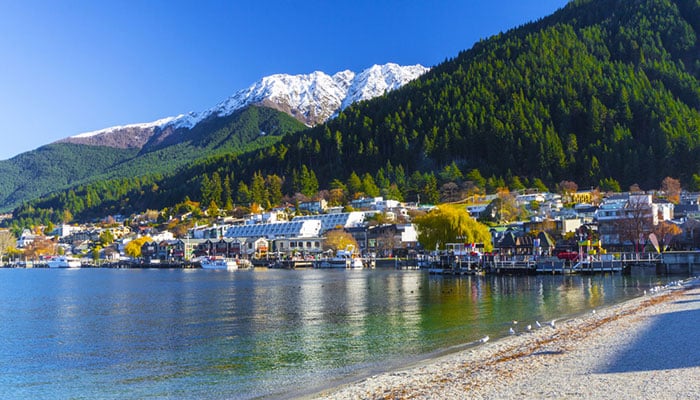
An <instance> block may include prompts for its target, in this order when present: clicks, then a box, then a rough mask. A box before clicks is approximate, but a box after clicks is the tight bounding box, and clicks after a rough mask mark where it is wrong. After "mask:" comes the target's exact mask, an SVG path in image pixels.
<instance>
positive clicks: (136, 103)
mask: <svg viewBox="0 0 700 400" xmlns="http://www.w3.org/2000/svg"><path fill="white" fill-rule="evenodd" d="M566 3H567V1H566V0H490V1H482V0H355V1H336V0H326V1H322V0H308V1H302V0H297V1H291V0H289V1H284V0H228V1H215V0H198V1H194V0H190V1H185V0H111V1H95V0H60V1H53V0H21V1H16V0H0V138H1V139H2V140H1V141H0V160H5V159H8V158H11V157H13V156H15V155H17V154H20V153H22V152H25V151H29V150H33V149H35V148H37V147H40V146H42V145H45V144H49V143H51V142H53V141H56V140H59V139H62V138H65V137H68V136H73V135H77V134H79V133H83V132H90V131H94V130H98V129H102V128H107V127H111V126H117V125H126V124H133V123H142V122H151V121H155V120H158V119H161V118H165V117H169V116H175V115H178V114H182V113H187V112H190V111H202V110H205V109H208V108H209V107H212V106H214V105H216V104H217V103H219V102H220V101H223V100H224V99H226V98H227V97H228V96H230V95H232V94H233V93H235V92H236V91H237V90H240V89H244V88H247V87H248V86H250V85H251V84H253V83H254V82H256V81H258V80H260V79H261V78H262V77H265V76H268V75H272V74H277V73H286V74H308V73H311V72H314V71H323V72H326V73H328V74H334V73H336V72H338V71H342V70H346V69H349V70H352V71H355V72H360V71H362V70H363V69H365V68H368V67H370V66H372V65H374V64H385V63H388V62H395V63H397V64H401V65H414V64H422V65H424V66H428V67H430V66H434V65H437V64H439V63H441V62H442V61H444V60H446V59H448V58H452V57H454V56H456V55H457V54H458V53H459V52H460V51H462V50H467V49H469V48H471V47H472V45H473V44H474V43H475V42H477V41H479V40H480V39H485V38H488V37H490V36H492V35H495V34H498V33H499V32H505V31H507V30H509V29H511V28H514V27H516V26H519V25H522V24H524V23H527V22H530V21H534V20H537V19H539V18H542V17H545V16H547V15H549V14H551V13H553V12H554V11H556V10H557V9H559V8H561V7H563V6H564V5H566Z"/></svg>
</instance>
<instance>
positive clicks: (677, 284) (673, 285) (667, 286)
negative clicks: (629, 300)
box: [644, 280, 683, 296]
mask: <svg viewBox="0 0 700 400" xmlns="http://www.w3.org/2000/svg"><path fill="white" fill-rule="evenodd" d="M682 286H683V281H680V280H679V281H671V282H668V283H667V284H665V285H663V286H660V285H657V286H654V287H653V288H651V289H649V292H650V293H651V294H655V293H659V292H661V291H662V290H666V289H670V288H677V287H682ZM644 295H645V296H646V295H647V291H646V290H645V291H644Z"/></svg>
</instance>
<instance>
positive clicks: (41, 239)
mask: <svg viewBox="0 0 700 400" xmlns="http://www.w3.org/2000/svg"><path fill="white" fill-rule="evenodd" d="M54 254H56V243H55V242H54V241H53V240H51V239H49V238H47V237H45V236H38V237H36V238H35V239H34V241H33V242H31V243H29V244H28V245H27V246H25V247H24V255H25V256H26V257H27V258H28V259H32V260H36V259H37V258H39V257H42V256H50V255H54Z"/></svg>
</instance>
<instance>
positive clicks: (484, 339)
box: [479, 335, 489, 343]
mask: <svg viewBox="0 0 700 400" xmlns="http://www.w3.org/2000/svg"><path fill="white" fill-rule="evenodd" d="M488 341H489V337H488V335H486V336H484V337H482V338H481V340H479V342H481V343H486V342H488Z"/></svg>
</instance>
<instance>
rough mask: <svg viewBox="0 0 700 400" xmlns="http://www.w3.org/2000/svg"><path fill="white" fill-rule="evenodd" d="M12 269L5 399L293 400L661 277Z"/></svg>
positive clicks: (1, 312)
mask: <svg viewBox="0 0 700 400" xmlns="http://www.w3.org/2000/svg"><path fill="white" fill-rule="evenodd" d="M0 273H2V278H3V279H1V280H0V317H2V320H3V321H4V322H3V324H0V355H2V359H3V361H4V362H6V363H7V365H13V369H12V371H11V372H9V373H8V374H5V375H4V376H3V377H2V378H1V379H2V381H1V382H0V383H2V384H0V398H17V397H23V398H26V397H43V398H50V397H57V398H68V397H100V398H110V397H111V398H123V397H206V398H227V397H230V396H231V393H235V394H236V395H235V397H239V398H251V397H256V396H280V395H285V394H288V393H295V392H296V391H297V390H298V388H299V386H300V382H303V386H304V387H307V388H312V387H317V386H326V385H328V384H329V382H338V381H337V380H338V379H340V380H342V379H350V378H352V377H357V376H359V375H361V374H363V373H367V371H377V370H381V369H383V368H386V366H387V365H397V364H400V363H402V362H404V361H406V360H409V359H410V360H414V359H415V358H416V357H421V356H424V355H425V354H430V353H432V352H435V351H437V350H440V349H446V348H452V347H453V346H458V345H460V344H463V343H467V342H470V341H474V340H478V339H479V338H481V337H483V336H485V335H489V336H491V337H492V338H497V337H499V336H504V335H507V333H508V328H509V327H510V326H512V321H513V320H518V321H521V324H519V326H520V327H523V326H525V325H526V324H533V325H534V321H535V320H539V321H548V320H551V319H554V318H560V317H562V316H567V315H575V314H579V313H583V312H587V311H588V310H590V309H591V308H598V307H602V306H605V305H608V304H612V303H615V302H619V301H622V300H624V299H627V298H630V297H634V296H639V295H641V294H642V293H643V291H644V290H645V289H646V290H648V289H649V288H650V287H652V286H655V285H657V284H659V283H661V282H660V281H659V278H657V277H656V276H642V277H628V276H620V275H597V276H484V277H481V276H463V277H442V276H430V275H427V274H425V273H423V272H420V271H395V270H382V269H377V270H371V271H370V270H362V271H354V270H351V271H346V270H311V269H310V270H300V271H289V270H265V269H263V270H255V271H212V270H200V271H179V270H76V271H55V270H43V271H29V270H13V271H1V272H0ZM674 279H675V278H674ZM521 329H522V328H521ZM358 374H359V375H358ZM86 388H90V389H86ZM90 391H92V392H90Z"/></svg>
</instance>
